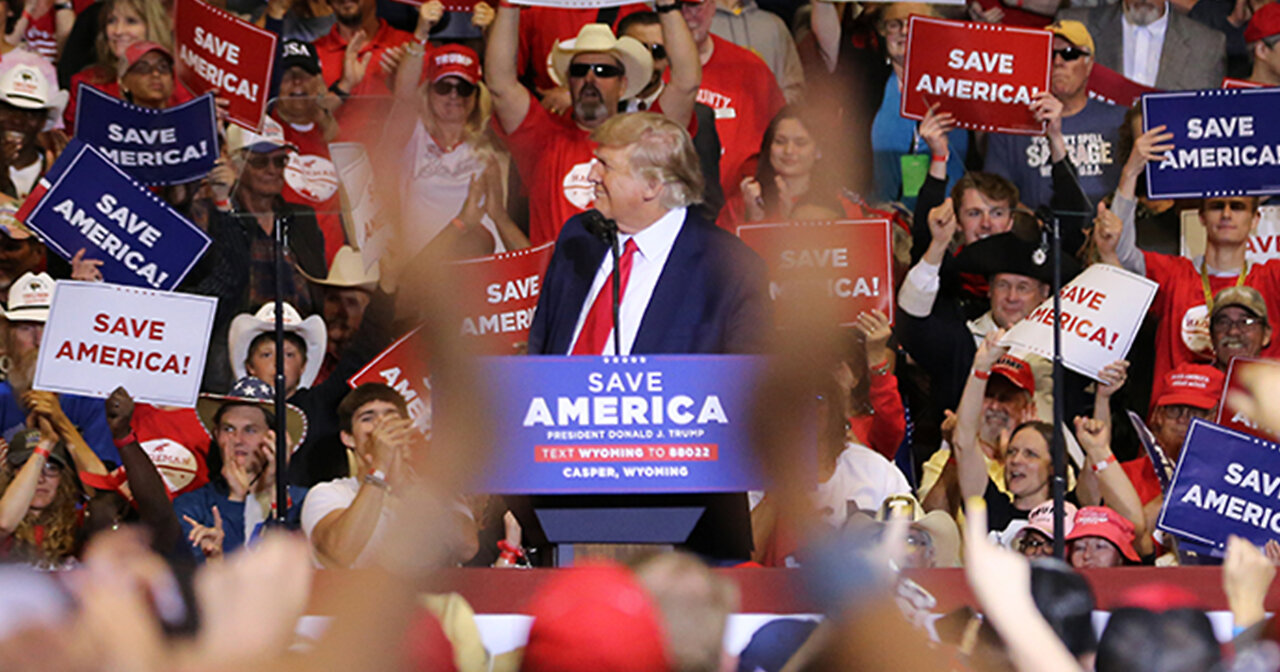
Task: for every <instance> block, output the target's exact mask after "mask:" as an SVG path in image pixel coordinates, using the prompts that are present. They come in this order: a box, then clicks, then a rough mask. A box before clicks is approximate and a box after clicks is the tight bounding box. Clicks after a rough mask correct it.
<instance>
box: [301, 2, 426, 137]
mask: <svg viewBox="0 0 1280 672" xmlns="http://www.w3.org/2000/svg"><path fill="white" fill-rule="evenodd" d="M328 2H329V7H331V8H332V9H333V15H334V16H335V17H337V22H336V23H334V24H333V28H331V29H330V30H329V33H328V34H327V35H325V36H324V37H321V38H320V39H318V40H316V41H315V48H316V52H317V53H318V56H319V59H320V67H321V70H322V71H323V75H324V82H325V84H326V85H328V87H329V90H330V91H332V92H334V93H336V94H338V96H339V97H341V98H342V99H343V100H346V99H347V98H348V97H350V96H360V97H362V98H363V97H365V96H376V97H377V98H376V99H373V100H368V99H364V100H356V101H349V102H348V103H347V104H344V105H343V106H342V107H341V108H339V109H338V111H337V112H336V115H337V119H338V122H339V124H340V127H341V133H342V134H343V135H344V137H350V136H352V135H353V134H359V133H361V132H365V131H369V130H372V129H378V128H381V124H377V123H374V120H375V119H376V115H378V114H379V113H380V111H383V110H385V107H386V104H387V103H389V102H390V99H389V98H388V97H389V96H390V95H391V88H390V86H389V85H388V79H387V75H388V73H389V72H392V71H394V69H395V68H394V66H395V64H396V63H397V62H398V61H399V59H400V58H401V57H402V56H403V55H404V46H405V45H406V44H408V43H410V42H413V41H414V39H415V36H414V35H412V34H410V33H406V32H405V31H403V30H396V29H395V28H392V27H391V25H390V24H388V23H387V22H386V21H385V20H383V19H380V18H378V11H377V10H378V2H377V0H328ZM428 6H439V3H435V2H429V3H426V4H424V5H423V10H424V11H423V12H422V13H421V14H419V17H420V22H419V25H418V33H419V34H420V35H422V36H423V38H422V39H421V40H419V41H421V42H425V41H426V39H425V35H426V32H427V31H429V30H430V29H431V25H432V24H433V23H434V21H432V22H426V21H422V20H421V19H422V17H423V15H424V14H426V9H427V7H428ZM442 14H443V7H440V12H439V13H437V14H436V15H435V20H436V21H439V20H440V16H441V15H442ZM424 24H426V25H424ZM353 139H360V138H358V137H356V138H353Z"/></svg>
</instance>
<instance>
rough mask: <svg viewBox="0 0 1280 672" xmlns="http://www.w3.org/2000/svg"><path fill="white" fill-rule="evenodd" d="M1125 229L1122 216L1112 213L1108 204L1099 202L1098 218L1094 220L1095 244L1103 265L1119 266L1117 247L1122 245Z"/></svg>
mask: <svg viewBox="0 0 1280 672" xmlns="http://www.w3.org/2000/svg"><path fill="white" fill-rule="evenodd" d="M1123 229H1124V222H1122V221H1120V216H1119V215H1117V214H1116V213H1114V212H1111V208H1108V207H1107V204H1106V202H1104V201H1098V216H1097V217H1095V218H1094V219H1093V244H1094V246H1095V247H1097V249H1098V256H1099V257H1101V258H1102V261H1103V263H1107V264H1111V265H1113V266H1115V265H1119V263H1120V258H1119V257H1118V256H1117V255H1116V247H1117V246H1118V245H1119V244H1120V232H1121V231H1122V230H1123Z"/></svg>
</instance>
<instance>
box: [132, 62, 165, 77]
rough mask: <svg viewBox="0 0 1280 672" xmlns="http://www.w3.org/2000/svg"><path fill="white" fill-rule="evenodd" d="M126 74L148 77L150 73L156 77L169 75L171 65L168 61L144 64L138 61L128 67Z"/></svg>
mask: <svg viewBox="0 0 1280 672" xmlns="http://www.w3.org/2000/svg"><path fill="white" fill-rule="evenodd" d="M128 72H129V74H132V75H150V74H152V73H155V74H158V75H171V74H173V65H171V64H170V63H169V62H168V61H160V62H158V63H146V62H143V61H139V62H138V63H136V64H135V65H133V66H132V67H130V68H129V71H128Z"/></svg>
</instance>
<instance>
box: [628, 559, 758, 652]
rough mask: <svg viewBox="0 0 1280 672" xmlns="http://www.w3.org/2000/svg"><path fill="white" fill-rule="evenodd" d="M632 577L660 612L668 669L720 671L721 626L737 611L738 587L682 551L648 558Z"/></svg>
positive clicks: (722, 639)
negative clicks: (647, 593) (646, 592)
mask: <svg viewBox="0 0 1280 672" xmlns="http://www.w3.org/2000/svg"><path fill="white" fill-rule="evenodd" d="M636 578H637V579H639V580H640V583H641V584H642V585H643V586H644V587H645V589H646V590H648V591H649V594H650V595H651V596H652V597H653V601H654V602H655V603H656V604H657V605H658V610H659V611H661V612H662V620H663V627H664V630H665V631H666V636H667V637H666V638H667V642H666V643H667V657H668V658H669V659H670V661H671V669H672V670H674V671H675V672H715V671H716V670H717V669H719V666H720V656H721V650H722V644H723V642H724V631H725V626H726V625H727V624H728V621H729V614H731V613H733V612H735V611H737V610H738V605H739V595H738V587H737V586H736V585H735V584H734V583H733V582H731V581H729V580H728V579H726V578H724V577H722V576H718V575H716V574H715V573H713V572H712V571H711V570H710V569H709V568H708V567H707V565H706V563H704V562H702V561H701V560H699V559H698V558H697V557H695V556H693V555H690V554H689V553H684V552H673V553H663V554H662V555H658V556H654V557H652V558H649V559H648V560H646V561H644V562H643V563H641V564H640V566H638V567H636Z"/></svg>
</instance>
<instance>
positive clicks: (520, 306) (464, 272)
mask: <svg viewBox="0 0 1280 672" xmlns="http://www.w3.org/2000/svg"><path fill="white" fill-rule="evenodd" d="M554 249H555V243H553V242H550V243H544V244H542V245H539V246H537V247H529V248H525V249H523V250H516V251H514V252H502V253H499V254H492V255H489V256H486V257H479V258H476V259H467V260H464V261H458V262H454V263H453V264H452V267H451V268H452V270H451V271H450V273H449V276H450V277H449V280H450V281H451V282H452V283H454V284H453V288H452V289H451V291H452V292H453V293H454V296H455V297H456V305H457V306H458V307H459V308H460V309H461V310H462V313H463V318H462V327H461V329H462V335H463V336H464V337H467V338H474V339H477V340H478V341H479V344H478V349H477V350H476V351H477V352H481V353H484V354H488V355H515V354H521V352H522V351H519V350H518V346H520V345H521V344H523V343H527V342H528V341H529V327H530V325H532V324H533V311H534V309H535V308H537V306H538V295H539V294H540V293H541V292H542V284H541V283H542V276H543V274H544V273H546V272H547V264H549V263H550V262H551V252H552V251H553V250H554Z"/></svg>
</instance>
